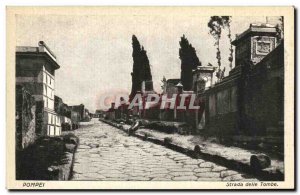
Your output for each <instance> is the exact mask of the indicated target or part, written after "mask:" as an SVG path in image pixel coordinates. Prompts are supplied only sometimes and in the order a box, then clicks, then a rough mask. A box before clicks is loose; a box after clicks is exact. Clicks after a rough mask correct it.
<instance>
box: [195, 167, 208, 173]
mask: <svg viewBox="0 0 300 195" xmlns="http://www.w3.org/2000/svg"><path fill="white" fill-rule="evenodd" d="M193 171H194V172H195V173H205V172H211V171H212V170H211V168H197V169H194V170H193Z"/></svg>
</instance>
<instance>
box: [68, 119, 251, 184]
mask: <svg viewBox="0 0 300 195" xmlns="http://www.w3.org/2000/svg"><path fill="white" fill-rule="evenodd" d="M94 122H95V123H94V124H90V125H86V126H83V127H82V128H80V129H78V130H76V131H75V135H76V136H78V137H79V139H80V144H79V146H78V149H77V152H76V154H75V163H74V169H73V171H74V173H73V178H72V179H73V180H107V181H118V180H131V181H143V180H153V181H166V180H174V181H176V180H181V181H192V180H193V181H197V180H198V181H221V180H223V181H240V180H243V181H245V180H247V181H257V180H256V179H255V178H253V177H251V176H249V175H245V174H241V173H238V172H236V171H233V170H228V169H226V168H225V167H222V166H218V165H216V164H214V163H211V162H207V161H204V160H201V159H192V158H191V157H189V156H186V155H184V154H181V153H178V152H175V151H173V150H171V149H168V148H165V147H163V146H160V145H156V144H153V143H150V142H147V141H142V140H140V139H138V138H135V137H129V136H128V135H127V134H125V133H124V132H122V131H121V130H119V129H116V128H114V127H111V126H109V125H108V124H105V123H102V122H99V121H95V120H94Z"/></svg>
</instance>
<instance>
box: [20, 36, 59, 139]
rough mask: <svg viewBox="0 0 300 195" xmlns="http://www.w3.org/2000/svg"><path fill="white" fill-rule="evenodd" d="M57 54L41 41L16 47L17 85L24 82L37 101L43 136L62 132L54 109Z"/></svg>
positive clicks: (40, 128)
mask: <svg viewBox="0 0 300 195" xmlns="http://www.w3.org/2000/svg"><path fill="white" fill-rule="evenodd" d="M59 68H60V66H59V64H58V63H57V59H56V56H55V55H54V54H53V52H52V51H51V50H50V49H49V48H48V47H47V45H46V44H45V43H44V42H43V41H40V42H39V43H38V47H27V46H25V47H24V46H20V47H19V46H18V47H17V48H16V85H21V86H24V87H25V88H26V89H28V91H29V92H30V94H32V96H33V97H34V99H35V101H36V102H37V109H36V111H37V114H36V117H37V119H36V120H37V129H36V133H37V135H40V136H45V135H47V136H57V135H60V134H61V125H60V124H61V122H60V117H59V116H58V115H57V113H56V112H55V111H54V93H55V71H56V70H57V69H59Z"/></svg>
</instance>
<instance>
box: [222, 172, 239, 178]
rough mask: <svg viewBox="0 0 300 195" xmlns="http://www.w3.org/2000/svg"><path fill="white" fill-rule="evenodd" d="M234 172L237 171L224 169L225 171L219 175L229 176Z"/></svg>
mask: <svg viewBox="0 0 300 195" xmlns="http://www.w3.org/2000/svg"><path fill="white" fill-rule="evenodd" d="M236 174H238V172H237V171H233V170H226V171H222V172H221V177H222V178H224V177H227V176H231V175H236Z"/></svg>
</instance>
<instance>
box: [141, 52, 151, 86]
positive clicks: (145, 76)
mask: <svg viewBox="0 0 300 195" xmlns="http://www.w3.org/2000/svg"><path fill="white" fill-rule="evenodd" d="M140 55H141V63H142V64H141V69H142V71H141V80H142V81H152V74H151V68H150V63H149V59H148V56H147V51H146V50H145V49H144V47H142V50H141V54H140ZM150 85H151V86H147V87H148V90H153V84H152V82H151V83H150Z"/></svg>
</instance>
